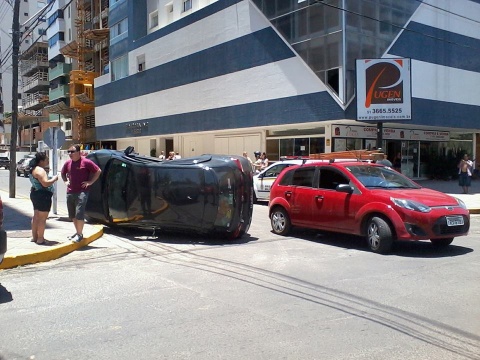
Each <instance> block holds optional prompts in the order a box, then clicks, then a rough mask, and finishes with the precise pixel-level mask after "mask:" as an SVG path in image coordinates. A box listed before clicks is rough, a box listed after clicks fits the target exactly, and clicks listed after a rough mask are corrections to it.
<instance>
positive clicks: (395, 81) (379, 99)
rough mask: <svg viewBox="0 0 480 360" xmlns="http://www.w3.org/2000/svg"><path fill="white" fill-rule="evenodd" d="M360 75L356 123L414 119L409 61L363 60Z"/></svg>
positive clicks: (358, 62) (360, 63)
mask: <svg viewBox="0 0 480 360" xmlns="http://www.w3.org/2000/svg"><path fill="white" fill-rule="evenodd" d="M356 71H357V120H359V121H377V122H378V121H392V120H411V119H412V91H411V71H410V59H405V58H398V59H360V60H357V61H356Z"/></svg>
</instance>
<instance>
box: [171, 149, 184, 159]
mask: <svg viewBox="0 0 480 360" xmlns="http://www.w3.org/2000/svg"><path fill="white" fill-rule="evenodd" d="M173 158H174V160H178V159H181V158H182V155H180V154H179V152H178V151H177V152H176V153H175V156H174V157H173Z"/></svg>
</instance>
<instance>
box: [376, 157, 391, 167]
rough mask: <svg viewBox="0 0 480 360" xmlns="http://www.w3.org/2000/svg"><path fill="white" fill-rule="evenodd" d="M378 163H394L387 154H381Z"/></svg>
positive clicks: (389, 164)
mask: <svg viewBox="0 0 480 360" xmlns="http://www.w3.org/2000/svg"><path fill="white" fill-rule="evenodd" d="M376 163H377V164H381V165H385V166H388V167H392V166H393V165H392V163H391V162H390V160H388V158H387V155H386V154H380V155H379V156H378V160H377V161H376Z"/></svg>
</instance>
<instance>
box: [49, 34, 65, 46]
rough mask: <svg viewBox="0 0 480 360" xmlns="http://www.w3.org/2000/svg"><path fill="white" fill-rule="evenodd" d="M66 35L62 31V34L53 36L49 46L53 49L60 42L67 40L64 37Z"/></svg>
mask: <svg viewBox="0 0 480 360" xmlns="http://www.w3.org/2000/svg"><path fill="white" fill-rule="evenodd" d="M64 36H65V35H64V33H63V32H62V31H61V32H58V33H56V34H55V35H53V36H52V37H51V38H50V39H48V46H49V47H52V46H54V45H55V44H56V43H57V42H58V41H63V40H65V37H64Z"/></svg>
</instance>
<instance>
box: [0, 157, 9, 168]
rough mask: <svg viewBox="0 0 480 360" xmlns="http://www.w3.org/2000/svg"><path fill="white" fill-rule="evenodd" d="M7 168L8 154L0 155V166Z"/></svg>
mask: <svg viewBox="0 0 480 360" xmlns="http://www.w3.org/2000/svg"><path fill="white" fill-rule="evenodd" d="M2 167H3V168H4V169H9V168H10V158H9V157H8V156H4V155H2V156H0V168H2Z"/></svg>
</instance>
